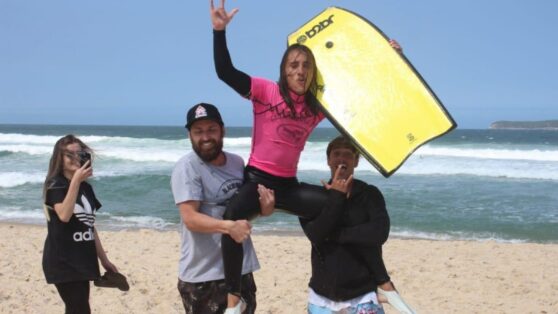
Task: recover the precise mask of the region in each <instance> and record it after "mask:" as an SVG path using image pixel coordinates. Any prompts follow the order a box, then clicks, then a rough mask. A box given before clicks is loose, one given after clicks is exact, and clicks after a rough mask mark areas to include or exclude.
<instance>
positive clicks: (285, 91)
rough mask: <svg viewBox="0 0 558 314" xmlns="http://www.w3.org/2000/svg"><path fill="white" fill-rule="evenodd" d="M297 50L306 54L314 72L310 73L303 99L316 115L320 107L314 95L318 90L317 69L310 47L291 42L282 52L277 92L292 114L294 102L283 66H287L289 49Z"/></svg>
mask: <svg viewBox="0 0 558 314" xmlns="http://www.w3.org/2000/svg"><path fill="white" fill-rule="evenodd" d="M295 50H298V51H300V52H302V53H305V54H306V55H307V56H308V59H309V60H310V62H312V65H313V68H314V73H313V75H312V80H311V81H310V85H309V87H308V90H307V91H306V94H305V95H304V100H305V102H306V105H307V106H308V108H309V109H310V112H312V114H314V115H317V114H318V113H319V112H320V107H319V104H318V100H317V99H316V97H315V96H314V95H315V94H316V92H317V91H318V79H317V77H318V69H317V66H316V59H315V58H314V54H313V53H312V50H310V48H308V47H306V46H304V45H301V44H293V45H291V46H289V47H288V48H287V50H285V53H284V54H283V58H282V59H281V65H280V68H279V73H280V75H279V82H278V84H279V92H280V93H281V96H282V97H283V100H285V103H286V104H287V106H288V107H289V109H291V112H292V114H293V115H294V112H295V111H294V104H293V100H292V98H291V95H290V93H289V85H288V83H287V74H286V73H285V72H286V71H285V67H286V66H287V58H288V56H289V53H291V51H295Z"/></svg>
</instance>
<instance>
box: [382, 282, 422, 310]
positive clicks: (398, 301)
mask: <svg viewBox="0 0 558 314" xmlns="http://www.w3.org/2000/svg"><path fill="white" fill-rule="evenodd" d="M378 293H379V294H381V295H383V296H384V297H386V299H387V301H388V303H389V304H390V305H391V306H393V307H394V308H395V309H396V310H398V311H399V313H403V314H416V312H415V311H414V310H413V309H412V308H411V307H410V306H409V305H408V304H407V303H405V301H403V298H401V296H400V295H399V293H397V291H395V290H394V291H386V290H383V289H382V288H380V287H378Z"/></svg>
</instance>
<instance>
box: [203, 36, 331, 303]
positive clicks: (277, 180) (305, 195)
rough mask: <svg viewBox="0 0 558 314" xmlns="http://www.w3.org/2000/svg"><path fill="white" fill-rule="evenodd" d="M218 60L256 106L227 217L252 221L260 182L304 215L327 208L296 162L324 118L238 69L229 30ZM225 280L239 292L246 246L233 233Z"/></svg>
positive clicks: (219, 42) (219, 43) (217, 43)
mask: <svg viewBox="0 0 558 314" xmlns="http://www.w3.org/2000/svg"><path fill="white" fill-rule="evenodd" d="M213 34H214V36H213V38H214V58H215V68H216V71H217V75H218V76H219V78H220V79H221V80H223V81H224V82H225V83H227V85H229V86H230V87H232V88H233V89H234V90H235V91H237V92H238V93H239V94H240V95H242V96H244V97H246V98H249V99H250V100H251V101H252V104H253V112H254V126H253V134H252V150H251V152H250V159H249V160H248V165H247V166H246V169H245V171H244V183H243V186H242V187H241V188H240V189H239V191H238V194H237V195H236V196H235V197H234V198H232V199H231V200H230V202H229V204H228V205H227V210H226V212H225V217H224V219H230V220H239V219H252V218H254V217H256V216H257V215H258V214H259V213H260V203H259V194H258V191H257V186H258V184H263V185H265V186H266V187H267V188H270V189H273V190H274V192H275V201H276V207H277V208H280V209H282V210H285V211H287V212H290V213H293V214H295V215H297V216H299V217H305V218H313V217H316V216H317V215H318V214H319V213H320V211H321V209H322V208H323V207H324V205H325V203H326V200H327V192H324V190H323V189H322V188H321V187H317V186H312V185H307V184H301V183H299V182H298V180H297V178H296V171H297V165H298V161H299V158H300V154H301V153H302V150H303V149H304V145H305V143H306V140H307V139H308V137H309V136H310V133H311V132H312V130H314V128H315V127H316V126H317V125H318V123H320V121H322V120H323V119H324V115H323V114H322V113H321V112H320V113H317V114H314V113H312V112H311V110H310V109H309V107H308V106H307V104H306V102H305V97H304V96H300V95H296V94H294V93H292V92H291V95H290V96H291V98H292V100H293V105H294V111H295V112H294V113H292V112H291V109H290V108H289V106H287V104H286V103H285V101H284V99H283V97H282V96H281V94H280V92H279V85H278V84H277V83H275V82H273V81H270V80H266V79H262V78H255V77H250V76H248V75H247V74H245V73H243V72H241V71H239V70H237V69H236V68H234V66H233V64H232V61H231V58H230V55H229V52H228V49H227V44H226V38H225V31H214V32H213ZM222 250H223V261H224V267H225V281H226V283H227V288H228V289H229V292H231V293H233V294H239V293H238V292H239V291H240V277H241V266H242V257H243V252H242V245H240V244H238V243H236V242H235V241H234V240H233V239H232V238H231V237H230V236H228V235H223V237H222Z"/></svg>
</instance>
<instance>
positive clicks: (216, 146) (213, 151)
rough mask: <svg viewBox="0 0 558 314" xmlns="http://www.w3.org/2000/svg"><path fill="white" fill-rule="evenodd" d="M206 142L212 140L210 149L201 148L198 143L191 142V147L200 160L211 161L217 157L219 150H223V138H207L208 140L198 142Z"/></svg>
mask: <svg viewBox="0 0 558 314" xmlns="http://www.w3.org/2000/svg"><path fill="white" fill-rule="evenodd" d="M206 142H212V143H213V147H211V148H210V149H202V148H201V145H198V143H192V148H193V149H194V152H196V155H198V156H199V157H200V159H201V160H203V161H205V162H211V161H213V160H215V159H217V157H219V155H220V154H221V152H223V140H219V141H215V140H209V141H205V142H202V143H200V144H203V143H206Z"/></svg>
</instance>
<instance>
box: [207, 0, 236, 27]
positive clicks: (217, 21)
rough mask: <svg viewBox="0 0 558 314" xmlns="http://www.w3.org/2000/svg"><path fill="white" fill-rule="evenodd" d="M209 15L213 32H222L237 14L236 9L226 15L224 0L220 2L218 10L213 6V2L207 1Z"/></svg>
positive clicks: (211, 0)
mask: <svg viewBox="0 0 558 314" xmlns="http://www.w3.org/2000/svg"><path fill="white" fill-rule="evenodd" d="M209 4H210V7H209V14H210V16H211V24H212V25H213V29H214V30H218V31H222V30H224V29H225V28H227V25H228V24H229V22H230V21H231V20H232V19H233V17H234V15H235V14H236V13H237V12H238V9H237V8H235V9H232V10H231V11H230V12H228V13H227V11H226V10H225V0H221V4H220V5H219V7H218V8H215V6H214V5H213V0H209Z"/></svg>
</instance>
